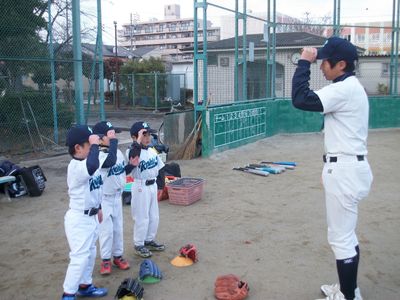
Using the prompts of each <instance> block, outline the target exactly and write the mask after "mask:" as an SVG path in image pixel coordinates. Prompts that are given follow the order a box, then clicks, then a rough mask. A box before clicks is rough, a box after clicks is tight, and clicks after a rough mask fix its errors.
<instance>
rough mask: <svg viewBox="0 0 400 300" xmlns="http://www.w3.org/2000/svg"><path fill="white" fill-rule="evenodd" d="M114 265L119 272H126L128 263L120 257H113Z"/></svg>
mask: <svg viewBox="0 0 400 300" xmlns="http://www.w3.org/2000/svg"><path fill="white" fill-rule="evenodd" d="M113 263H114V265H116V266H117V267H118V268H119V269H120V270H128V269H129V267H130V266H129V263H128V262H127V261H126V260H125V259H124V258H123V257H122V256H119V257H116V256H114V260H113Z"/></svg>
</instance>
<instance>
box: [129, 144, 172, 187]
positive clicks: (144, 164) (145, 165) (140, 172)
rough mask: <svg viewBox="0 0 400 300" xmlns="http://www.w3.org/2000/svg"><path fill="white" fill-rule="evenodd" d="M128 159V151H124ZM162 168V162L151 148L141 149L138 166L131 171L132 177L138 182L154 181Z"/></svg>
mask: <svg viewBox="0 0 400 300" xmlns="http://www.w3.org/2000/svg"><path fill="white" fill-rule="evenodd" d="M126 157H128V158H129V149H128V150H127V151H126ZM163 167H164V163H163V161H162V160H161V159H160V157H159V156H158V155H157V153H156V151H155V150H154V149H152V148H148V149H142V151H141V152H140V159H139V165H138V166H137V167H136V168H134V169H133V170H132V173H131V174H132V177H133V178H135V179H140V180H147V179H156V177H157V175H158V171H159V170H160V169H162V168H163Z"/></svg>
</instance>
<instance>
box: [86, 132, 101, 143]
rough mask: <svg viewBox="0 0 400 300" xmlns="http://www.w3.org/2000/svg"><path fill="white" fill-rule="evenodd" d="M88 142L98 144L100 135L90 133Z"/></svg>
mask: <svg viewBox="0 0 400 300" xmlns="http://www.w3.org/2000/svg"><path fill="white" fill-rule="evenodd" d="M89 144H90V145H99V144H100V137H99V136H98V135H97V134H92V135H90V136H89Z"/></svg>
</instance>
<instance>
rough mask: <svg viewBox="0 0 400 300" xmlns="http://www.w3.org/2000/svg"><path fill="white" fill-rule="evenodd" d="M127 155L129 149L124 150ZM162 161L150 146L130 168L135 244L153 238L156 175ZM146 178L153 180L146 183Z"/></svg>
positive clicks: (141, 244)
mask: <svg viewBox="0 0 400 300" xmlns="http://www.w3.org/2000/svg"><path fill="white" fill-rule="evenodd" d="M126 156H127V157H129V149H128V150H127V152H126ZM163 167H164V163H163V162H162V160H161V159H160V157H159V156H158V155H157V153H156V152H155V150H153V149H151V148H147V149H142V151H141V153H140V159H139V165H138V166H137V167H135V168H134V169H133V170H132V173H131V174H132V177H133V178H134V182H133V184H132V191H131V193H132V200H131V209H132V217H133V219H134V221H135V225H134V228H133V242H134V245H135V246H143V245H144V242H145V241H152V240H154V239H155V236H156V234H157V229H158V223H159V210H158V201H157V184H156V182H155V181H156V177H157V175H158V171H159V170H160V169H162V168H163ZM147 180H154V183H153V184H151V185H146V181H147Z"/></svg>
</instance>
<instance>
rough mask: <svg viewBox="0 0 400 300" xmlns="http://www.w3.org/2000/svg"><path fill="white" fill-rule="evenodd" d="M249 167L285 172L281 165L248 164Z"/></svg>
mask: <svg viewBox="0 0 400 300" xmlns="http://www.w3.org/2000/svg"><path fill="white" fill-rule="evenodd" d="M249 166H250V167H254V168H271V169H275V170H279V171H281V172H284V171H286V168H285V166H281V165H264V164H250V165H249Z"/></svg>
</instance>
